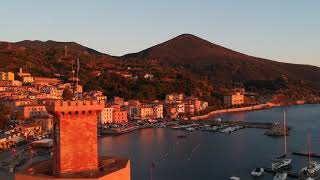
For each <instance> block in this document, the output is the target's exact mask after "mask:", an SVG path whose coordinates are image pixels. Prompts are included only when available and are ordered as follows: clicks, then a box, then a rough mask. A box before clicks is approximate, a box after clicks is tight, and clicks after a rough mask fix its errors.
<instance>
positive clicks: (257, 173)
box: [251, 168, 264, 176]
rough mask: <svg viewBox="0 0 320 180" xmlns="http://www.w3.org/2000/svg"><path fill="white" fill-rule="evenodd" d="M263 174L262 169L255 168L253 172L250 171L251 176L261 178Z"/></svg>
mask: <svg viewBox="0 0 320 180" xmlns="http://www.w3.org/2000/svg"><path fill="white" fill-rule="evenodd" d="M263 173H264V169H263V168H255V169H254V170H253V171H251V175H252V176H261V175H262V174H263Z"/></svg>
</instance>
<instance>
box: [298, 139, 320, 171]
mask: <svg viewBox="0 0 320 180" xmlns="http://www.w3.org/2000/svg"><path fill="white" fill-rule="evenodd" d="M310 146H311V142H310V135H308V164H307V166H305V167H304V168H302V169H301V174H300V176H301V177H310V176H311V177H314V176H316V175H318V173H319V172H320V164H319V163H318V162H316V161H311V148H310Z"/></svg>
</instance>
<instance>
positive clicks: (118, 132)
mask: <svg viewBox="0 0 320 180" xmlns="http://www.w3.org/2000/svg"><path fill="white" fill-rule="evenodd" d="M141 128H142V127H140V126H133V127H128V128H123V129H120V128H114V129H104V130H101V131H100V134H101V135H111V136H116V135H121V134H125V133H129V132H132V131H135V130H138V129H141Z"/></svg>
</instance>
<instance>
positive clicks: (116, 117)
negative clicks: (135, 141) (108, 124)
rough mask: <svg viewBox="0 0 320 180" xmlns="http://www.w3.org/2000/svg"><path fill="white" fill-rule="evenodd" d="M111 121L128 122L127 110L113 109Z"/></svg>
mask: <svg viewBox="0 0 320 180" xmlns="http://www.w3.org/2000/svg"><path fill="white" fill-rule="evenodd" d="M113 122H114V123H127V122H128V111H123V110H120V111H113Z"/></svg>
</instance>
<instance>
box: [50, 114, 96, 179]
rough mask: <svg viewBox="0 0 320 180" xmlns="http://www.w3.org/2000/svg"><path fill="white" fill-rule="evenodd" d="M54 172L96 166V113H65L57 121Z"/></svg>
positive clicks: (74, 170) (83, 169) (68, 171)
mask: <svg viewBox="0 0 320 180" xmlns="http://www.w3.org/2000/svg"><path fill="white" fill-rule="evenodd" d="M57 123H58V128H59V135H56V136H57V137H59V138H57V139H58V140H57V146H55V155H54V160H55V167H54V169H55V174H60V173H61V174H63V173H72V172H80V171H87V170H94V169H97V168H98V149H97V143H98V142H97V115H96V113H95V112H92V114H91V115H89V114H85V115H82V114H81V113H80V114H78V115H75V114H73V115H71V116H70V115H65V116H64V117H60V120H58V121H57Z"/></svg>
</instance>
